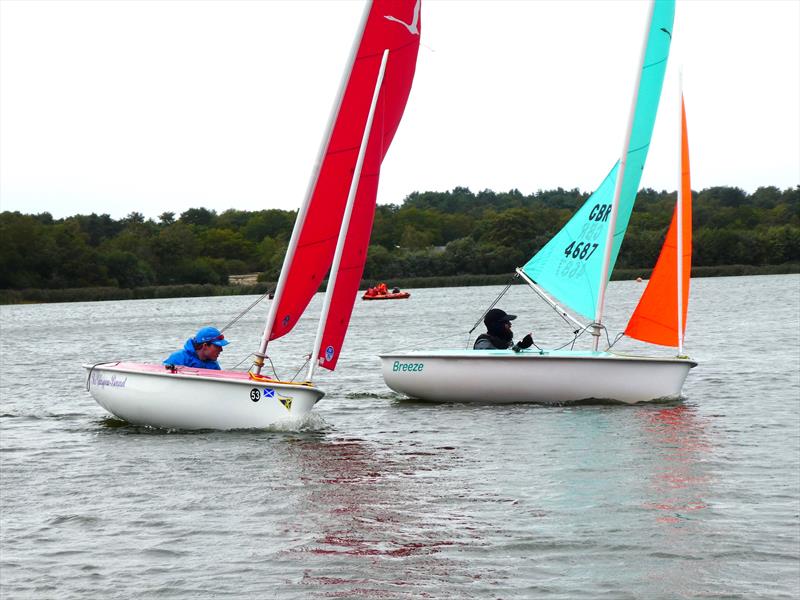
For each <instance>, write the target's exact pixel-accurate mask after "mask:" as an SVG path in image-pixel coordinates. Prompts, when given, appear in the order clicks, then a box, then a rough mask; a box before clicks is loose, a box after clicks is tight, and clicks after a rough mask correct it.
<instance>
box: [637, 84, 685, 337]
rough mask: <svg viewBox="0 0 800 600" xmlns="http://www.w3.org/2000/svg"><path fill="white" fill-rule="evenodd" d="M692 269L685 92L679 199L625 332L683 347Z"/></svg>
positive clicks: (682, 114)
mask: <svg viewBox="0 0 800 600" xmlns="http://www.w3.org/2000/svg"><path fill="white" fill-rule="evenodd" d="M679 248H680V254H679ZM691 270H692V187H691V182H690V180H689V140H688V137H687V133H686V108H685V106H684V103H683V95H681V182H680V189H679V190H678V202H677V204H676V206H675V211H674V213H673V215H672V222H671V223H670V226H669V230H668V231H667V237H666V239H665V240H664V246H663V247H662V248H661V254H660V256H659V257H658V262H657V263H656V266H655V269H653V273H652V275H651V277H650V281H649V283H648V284H647V288H646V289H645V291H644V293H643V294H642V297H641V298H640V299H639V304H638V306H637V307H636V310H635V311H633V315H631V318H630V321H629V322H628V326H627V328H626V329H625V335H627V336H629V337H632V338H636V339H637V340H642V341H643V342H650V343H652V344H660V345H662V346H676V347H678V348H681V349H682V348H683V333H684V331H685V329H686V308H687V306H688V304H689V277H690V275H691Z"/></svg>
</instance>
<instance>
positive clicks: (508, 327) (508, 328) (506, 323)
mask: <svg viewBox="0 0 800 600" xmlns="http://www.w3.org/2000/svg"><path fill="white" fill-rule="evenodd" d="M503 327H504V328H505V330H506V331H511V321H503Z"/></svg>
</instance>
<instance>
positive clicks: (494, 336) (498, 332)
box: [472, 321, 514, 350]
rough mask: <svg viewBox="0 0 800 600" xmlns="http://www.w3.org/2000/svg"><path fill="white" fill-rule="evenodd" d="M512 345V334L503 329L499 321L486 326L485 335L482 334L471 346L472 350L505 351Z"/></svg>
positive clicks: (503, 326)
mask: <svg viewBox="0 0 800 600" xmlns="http://www.w3.org/2000/svg"><path fill="white" fill-rule="evenodd" d="M513 345H514V334H513V333H511V331H510V330H508V329H506V328H505V325H504V324H503V322H501V321H495V322H494V323H489V324H487V325H486V333H482V334H480V335H479V336H478V338H477V339H476V340H475V344H474V345H473V346H472V348H473V349H474V350H492V349H497V350H505V349H506V348H510V347H511V346H513Z"/></svg>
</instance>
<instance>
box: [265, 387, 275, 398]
mask: <svg viewBox="0 0 800 600" xmlns="http://www.w3.org/2000/svg"><path fill="white" fill-rule="evenodd" d="M274 397H275V390H271V389H270V388H264V398H274Z"/></svg>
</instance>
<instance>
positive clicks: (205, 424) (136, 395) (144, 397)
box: [84, 362, 324, 430]
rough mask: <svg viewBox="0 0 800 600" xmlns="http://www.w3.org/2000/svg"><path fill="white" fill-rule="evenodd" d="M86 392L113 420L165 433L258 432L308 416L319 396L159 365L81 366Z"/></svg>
mask: <svg viewBox="0 0 800 600" xmlns="http://www.w3.org/2000/svg"><path fill="white" fill-rule="evenodd" d="M84 368H85V369H86V370H87V380H86V387H87V389H88V391H89V392H90V393H91V395H92V397H94V399H95V400H96V401H97V403H98V404H99V405H100V406H102V407H103V408H104V409H106V410H107V411H108V412H109V413H111V414H112V415H114V416H116V417H118V418H120V419H123V420H125V421H128V422H129V423H132V424H135V425H148V426H151V427H159V428H165V429H222V430H227V429H261V428H265V427H269V426H271V425H274V424H275V423H277V422H279V421H286V420H294V419H298V418H300V417H302V416H304V415H306V414H308V413H309V412H310V411H311V409H312V408H314V405H315V404H316V403H317V402H318V401H319V400H320V399H321V398H322V396H324V392H323V391H322V390H320V389H318V388H315V387H313V386H311V385H305V384H295V383H285V382H277V381H256V380H253V379H251V378H250V377H249V375H248V374H247V373H244V372H241V371H212V370H208V369H195V368H189V367H177V368H176V370H175V372H172V371H170V370H168V369H166V368H164V367H163V366H161V365H145V364H138V363H121V362H120V363H108V364H101V365H84Z"/></svg>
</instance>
